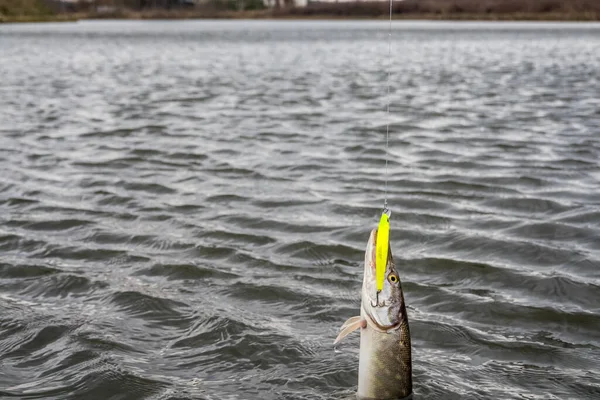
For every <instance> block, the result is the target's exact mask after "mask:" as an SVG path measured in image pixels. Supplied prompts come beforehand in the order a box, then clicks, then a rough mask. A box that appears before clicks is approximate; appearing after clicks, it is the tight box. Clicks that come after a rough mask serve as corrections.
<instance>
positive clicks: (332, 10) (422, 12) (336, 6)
mask: <svg viewBox="0 0 600 400" xmlns="http://www.w3.org/2000/svg"><path fill="white" fill-rule="evenodd" d="M171 1H172V0H171ZM245 1H246V3H244V2H245ZM247 1H248V0H225V1H223V0H211V2H210V3H204V4H201V5H198V4H196V5H194V6H176V7H173V6H172V3H165V4H167V6H164V5H163V6H162V7H161V6H159V7H156V6H154V7H140V8H139V9H135V8H132V7H128V6H126V3H123V5H121V6H114V5H113V6H98V5H97V4H96V5H93V4H92V3H90V2H87V3H82V2H79V3H68V6H67V7H68V8H66V7H65V4H67V3H64V2H60V1H58V2H57V1H55V0H47V1H45V0H21V1H20V0H0V22H45V21H46V22H61V21H65V22H68V21H78V20H86V19H134V20H143V19H167V20H168V19H171V20H176V19H348V20H352V19H355V20H356V19H387V18H389V3H388V2H386V1H349V2H325V1H316V2H315V1H311V2H309V3H308V4H307V5H305V6H294V5H293V4H294V3H291V4H292V5H289V4H290V3H289V2H288V3H287V4H288V5H286V6H279V2H278V3H277V4H278V6H276V7H266V6H265V5H264V3H262V2H260V0H258V1H259V2H258V3H257V2H256V0H255V1H254V3H251V5H252V7H251V9H249V8H250V7H248V4H249V3H247ZM273 1H277V0H273ZM281 1H287V0H281ZM113 4H115V3H113ZM154 4H155V5H156V4H157V3H156V2H155V3H154ZM393 19H395V20H455V21H460V20H465V21H467V20H468V21H477V20H479V21H600V1H598V3H595V2H594V1H589V0H572V1H568V0H547V1H544V2H542V1H538V0H522V1H520V2H518V1H514V0H487V1H486V0H483V1H476V0H421V1H419V0H405V1H397V0H396V1H395V3H394V9H393Z"/></svg>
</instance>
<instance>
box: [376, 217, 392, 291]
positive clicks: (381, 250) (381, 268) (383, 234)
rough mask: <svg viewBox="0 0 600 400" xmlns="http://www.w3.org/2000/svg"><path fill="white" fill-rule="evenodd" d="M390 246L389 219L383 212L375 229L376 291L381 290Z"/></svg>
mask: <svg viewBox="0 0 600 400" xmlns="http://www.w3.org/2000/svg"><path fill="white" fill-rule="evenodd" d="M389 245H390V217H389V216H388V215H387V214H386V213H385V211H384V212H383V214H381V219H380V220H379V228H378V229H377V246H376V250H375V279H376V281H377V291H381V290H382V289H383V282H384V280H385V267H386V265H387V259H388V250H389Z"/></svg>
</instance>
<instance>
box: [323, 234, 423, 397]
mask: <svg viewBox="0 0 600 400" xmlns="http://www.w3.org/2000/svg"><path fill="white" fill-rule="evenodd" d="M376 238H377V230H376V229H374V230H373V231H372V232H371V237H370V239H369V243H368V244H367V250H366V252H365V272H364V279H363V288H362V302H361V312H360V317H353V318H350V319H349V320H348V321H346V323H344V325H343V326H342V332H341V333H340V335H339V336H338V338H337V339H336V341H335V342H336V343H337V342H338V341H339V340H341V339H342V338H343V337H345V336H347V335H348V334H349V333H351V332H352V331H354V330H355V329H359V328H360V353H359V367H358V391H357V396H358V398H359V399H361V400H367V399H369V400H371V399H373V400H375V399H376V400H396V399H405V398H410V397H411V395H412V363H411V343H410V329H409V326H408V316H407V313H406V306H405V304H404V294H403V292H402V286H401V282H400V277H399V276H398V273H397V269H396V266H395V263H394V260H393V257H392V253H391V249H390V250H389V251H388V261H387V265H386V271H385V277H386V279H385V284H384V287H383V289H382V290H380V291H378V290H377V289H376V283H375V275H376V274H375V248H376Z"/></svg>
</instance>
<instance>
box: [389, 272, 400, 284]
mask: <svg viewBox="0 0 600 400" xmlns="http://www.w3.org/2000/svg"><path fill="white" fill-rule="evenodd" d="M388 279H389V280H390V282H392V283H396V282H398V276H397V275H396V274H390V276H388Z"/></svg>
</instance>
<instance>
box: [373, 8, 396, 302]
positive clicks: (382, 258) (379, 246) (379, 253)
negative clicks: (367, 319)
mask: <svg viewBox="0 0 600 400" xmlns="http://www.w3.org/2000/svg"><path fill="white" fill-rule="evenodd" d="M393 2H394V0H390V22H389V29H388V65H387V70H388V76H387V116H386V128H385V153H384V158H385V172H384V174H385V192H384V193H385V194H384V197H383V213H381V218H380V219H379V226H378V228H377V239H376V246H375V282H376V283H377V297H376V299H377V300H376V301H377V305H379V293H380V292H381V290H382V289H383V282H384V280H385V270H386V265H387V261H388V253H389V245H390V215H391V214H392V213H391V212H390V210H389V208H388V158H389V147H390V86H391V75H392V4H393Z"/></svg>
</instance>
